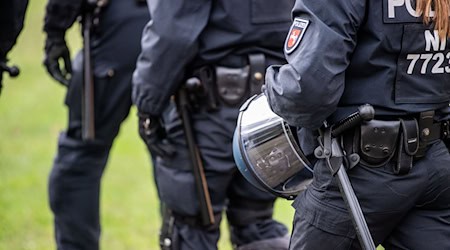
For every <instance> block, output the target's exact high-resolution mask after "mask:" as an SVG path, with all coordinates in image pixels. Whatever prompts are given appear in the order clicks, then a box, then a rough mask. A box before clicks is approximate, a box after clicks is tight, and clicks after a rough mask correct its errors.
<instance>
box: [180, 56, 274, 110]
mask: <svg viewBox="0 0 450 250" xmlns="http://www.w3.org/2000/svg"><path fill="white" fill-rule="evenodd" d="M248 62H249V64H248V65H246V66H244V67H242V68H230V67H224V66H212V65H208V66H203V67H200V68H197V69H195V70H194V71H193V73H192V74H191V76H190V77H195V78H197V79H198V80H199V82H200V86H199V87H198V88H190V90H189V91H190V94H193V95H192V98H191V101H192V103H195V104H198V105H201V106H204V107H206V110H208V111H214V110H216V109H217V108H218V106H219V105H220V104H222V105H226V106H229V107H237V106H239V105H241V104H242V102H244V101H245V100H246V99H247V98H249V97H250V96H252V95H255V94H258V93H260V92H261V87H262V85H263V84H264V73H265V56H264V55H263V54H251V55H249V56H248ZM194 89H195V91H193V90H194ZM194 106H195V105H194Z"/></svg>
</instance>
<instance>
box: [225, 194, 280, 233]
mask: <svg viewBox="0 0 450 250" xmlns="http://www.w3.org/2000/svg"><path fill="white" fill-rule="evenodd" d="M273 204H274V201H252V200H231V201H230V203H229V204H228V207H227V218H228V221H229V222H230V225H232V226H237V227H239V226H245V225H249V224H253V223H257V222H259V221H264V220H268V219H271V218H272V215H273Z"/></svg>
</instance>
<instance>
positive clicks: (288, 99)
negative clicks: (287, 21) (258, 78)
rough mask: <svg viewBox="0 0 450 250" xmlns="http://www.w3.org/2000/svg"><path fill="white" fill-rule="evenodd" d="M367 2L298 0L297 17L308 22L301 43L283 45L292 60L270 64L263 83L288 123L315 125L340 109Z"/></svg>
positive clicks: (287, 57) (276, 108)
mask: <svg viewBox="0 0 450 250" xmlns="http://www.w3.org/2000/svg"><path fill="white" fill-rule="evenodd" d="M365 2H366V1H361V0H333V1H328V0H297V2H296V4H295V7H294V10H293V17H294V18H300V19H302V20H306V21H309V24H308V26H307V27H306V29H305V30H304V34H303V38H302V39H301V40H300V43H299V45H298V46H297V47H296V48H295V49H294V50H293V51H292V52H291V53H290V54H287V52H286V49H285V55H286V59H287V62H288V64H286V65H283V66H272V67H270V68H269V69H268V70H267V74H266V88H265V94H266V96H267V98H268V100H269V103H270V106H271V108H272V109H273V111H274V112H275V113H276V114H278V115H280V116H281V117H282V118H284V119H285V120H286V121H287V122H288V123H289V124H291V125H294V126H298V127H305V128H310V129H317V128H319V127H320V126H321V125H322V123H323V122H324V121H325V120H326V118H327V117H328V116H329V115H331V114H332V113H333V112H334V111H335V110H336V108H337V105H338V102H339V99H340V97H341V96H342V93H343V90H344V83H345V70H346V68H347V66H348V65H349V63H350V58H351V54H352V52H353V50H354V48H355V46H356V37H357V32H358V29H359V27H360V26H361V24H362V22H363V20H364V16H365V6H366V4H365ZM288 36H289V35H288ZM288 38H289V37H288ZM285 47H286V46H285Z"/></svg>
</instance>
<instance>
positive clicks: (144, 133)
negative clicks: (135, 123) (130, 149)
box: [138, 113, 175, 159]
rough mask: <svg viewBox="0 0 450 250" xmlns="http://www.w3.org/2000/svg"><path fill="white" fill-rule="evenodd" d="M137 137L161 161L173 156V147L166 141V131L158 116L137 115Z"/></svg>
mask: <svg viewBox="0 0 450 250" xmlns="http://www.w3.org/2000/svg"><path fill="white" fill-rule="evenodd" d="M138 117H139V135H140V136H141V138H142V140H144V142H145V144H147V147H148V149H149V150H150V153H152V154H155V155H157V156H159V157H161V158H163V159H167V158H169V157H172V156H174V155H175V147H174V146H173V145H172V144H171V143H170V142H169V140H167V134H166V130H165V128H164V125H163V124H162V121H161V118H160V117H159V116H150V115H148V114H144V113H138Z"/></svg>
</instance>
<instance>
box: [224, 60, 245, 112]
mask: <svg viewBox="0 0 450 250" xmlns="http://www.w3.org/2000/svg"><path fill="white" fill-rule="evenodd" d="M248 75H249V66H246V67H243V68H227V67H222V66H217V67H216V83H217V93H218V96H219V98H220V99H221V100H222V102H223V103H225V104H226V105H228V106H231V107H234V106H237V105H239V104H241V102H242V101H243V100H244V98H245V97H246V94H247V91H246V90H247V86H248V79H249V78H248Z"/></svg>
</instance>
